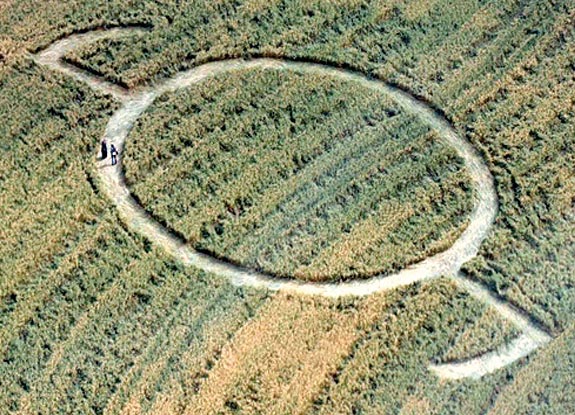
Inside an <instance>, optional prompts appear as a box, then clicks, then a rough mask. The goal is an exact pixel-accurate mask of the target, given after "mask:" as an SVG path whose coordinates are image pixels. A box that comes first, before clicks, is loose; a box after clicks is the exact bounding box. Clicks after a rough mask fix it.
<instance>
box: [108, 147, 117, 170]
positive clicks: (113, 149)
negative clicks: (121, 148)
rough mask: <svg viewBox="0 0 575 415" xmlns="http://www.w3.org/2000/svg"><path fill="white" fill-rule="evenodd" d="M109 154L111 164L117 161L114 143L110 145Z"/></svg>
mask: <svg viewBox="0 0 575 415" xmlns="http://www.w3.org/2000/svg"><path fill="white" fill-rule="evenodd" d="M110 156H112V166H114V165H115V164H117V163H118V150H116V147H114V144H112V145H111V146H110Z"/></svg>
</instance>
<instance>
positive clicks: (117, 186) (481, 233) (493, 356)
mask: <svg viewBox="0 0 575 415" xmlns="http://www.w3.org/2000/svg"><path fill="white" fill-rule="evenodd" d="M135 31H142V29H134V28H132V29H111V30H106V31H93V32H88V33H85V34H79V35H71V36H69V37H67V38H65V39H62V40H60V41H57V42H55V43H53V44H52V45H51V46H50V47H48V48H47V49H45V50H44V51H42V52H40V53H38V54H37V55H34V56H33V59H34V60H35V61H36V62H37V63H38V64H40V65H43V66H47V67H49V68H51V69H54V70H57V71H60V72H63V73H65V74H67V75H70V76H72V77H74V78H76V79H79V80H81V81H83V82H85V83H87V84H88V85H89V86H90V87H92V88H93V89H95V90H98V91H100V92H103V93H106V94H110V95H112V96H114V97H115V98H116V99H118V100H119V101H121V102H122V106H121V107H120V109H119V110H117V111H116V112H115V113H114V115H113V116H112V117H111V118H110V120H109V122H108V125H107V127H106V131H105V133H104V138H105V139H106V140H107V141H108V143H109V144H114V145H115V146H116V147H117V148H118V149H119V151H120V154H121V153H122V150H123V148H124V144H125V142H126V139H127V138H128V135H129V132H130V130H131V129H132V127H133V125H134V123H135V122H136V120H137V119H138V117H139V116H140V115H141V114H142V113H143V112H144V111H145V110H146V109H147V108H148V107H149V106H150V105H151V104H152V103H153V102H154V100H155V99H156V98H157V97H158V96H160V95H162V94H164V93H166V92H171V91H176V90H178V89H182V88H187V87H189V86H190V85H192V84H194V83H198V82H202V81H203V80H205V79H207V78H209V77H212V76H216V75H218V74H222V73H225V72H231V71H236V70H241V69H247V68H261V69H263V70H265V69H266V68H274V69H286V70H297V71H299V72H303V73H313V74H322V75H328V76H331V77H334V78H338V79H341V80H346V81H354V82H358V83H360V84H361V85H363V86H365V87H367V88H371V89H373V90H375V91H379V92H383V93H385V94H387V95H388V96H389V97H390V98H392V99H393V100H394V101H396V102H397V104H398V105H400V106H401V107H402V108H403V109H404V110H405V111H406V112H410V113H412V114H415V115H416V116H417V117H419V118H420V119H421V120H422V121H423V122H424V123H426V124H428V125H429V126H430V127H431V128H432V129H434V130H435V131H436V132H437V133H438V134H439V136H440V137H441V140H443V141H444V142H445V143H447V144H448V145H450V146H452V147H453V148H454V149H455V150H456V151H457V153H458V154H459V156H460V157H461V158H463V160H464V161H465V165H466V168H467V171H468V174H469V176H470V178H471V182H472V185H473V187H474V189H475V197H476V203H475V207H474V209H473V211H472V213H471V215H470V217H469V225H468V226H467V228H466V229H465V231H464V232H463V233H462V234H461V236H460V237H459V239H457V241H456V242H455V243H454V244H453V245H452V246H451V247H450V248H448V249H447V250H445V251H443V252H441V253H438V254H436V255H434V256H431V257H429V258H427V259H425V260H424V261H421V262H419V263H417V264H414V265H412V266H409V267H407V268H405V269H403V270H401V271H399V272H397V273H395V274H391V275H382V276H376V277H373V278H370V279H366V280H356V281H349V282H340V283H337V282H335V283H333V282H332V283H316V282H304V281H296V280H287V279H278V278H275V277H272V276H269V275H266V274H262V273H258V272H255V271H252V270H249V269H245V268H242V267H239V266H236V265H232V264H230V263H227V262H224V261H221V260H218V259H215V258H213V257H211V256H208V255H205V254H201V253H199V252H197V251H195V250H194V249H193V248H191V247H190V246H189V245H187V244H186V243H185V241H182V240H180V239H178V238H177V237H176V236H175V235H174V234H172V233H171V232H170V231H169V230H168V229H166V228H164V227H163V226H162V225H161V224H159V223H158V222H157V221H156V220H155V219H153V218H152V217H151V216H150V215H149V214H148V213H147V212H146V211H145V209H144V208H143V207H142V206H140V205H139V204H138V203H137V202H136V200H135V199H134V198H133V197H132V196H131V194H130V191H129V189H128V188H127V186H126V184H125V181H124V177H123V174H122V163H121V161H120V163H118V164H117V165H116V166H109V165H104V164H103V163H102V162H99V164H98V172H99V175H100V179H101V181H102V185H103V186H102V187H103V189H104V190H105V193H106V194H107V196H108V197H109V198H110V199H111V200H112V201H113V202H114V204H115V205H116V206H117V208H118V210H119V213H120V216H121V217H122V219H123V220H125V222H126V223H127V225H128V226H129V227H130V228H131V229H133V230H134V231H136V232H138V233H140V234H142V235H144V236H146V237H147V238H148V239H150V240H151V241H153V242H154V243H156V244H158V245H160V246H161V247H163V248H164V249H165V250H166V251H168V252H169V253H171V254H172V255H173V256H174V257H175V258H177V259H178V260H180V261H182V262H183V263H185V264H187V265H193V266H195V267H197V268H200V269H203V270H205V271H207V272H211V273H214V274H218V275H221V276H225V277H227V278H228V279H229V280H230V282H231V283H232V284H235V285H240V286H252V287H258V288H266V289H269V290H285V291H291V292H294V293H299V294H305V295H321V296H327V297H342V296H364V295H369V294H372V293H375V292H378V291H384V290H390V289H394V288H397V287H401V286H405V285H409V284H412V283H414V282H417V281H422V280H429V279H432V278H437V277H440V276H448V277H451V278H453V279H454V280H455V281H456V282H457V283H458V284H459V285H461V286H462V287H463V288H465V289H467V290H468V291H469V292H470V293H471V294H472V295H473V296H475V297H476V298H478V299H480V300H482V301H484V302H487V303H488V304H490V305H492V306H494V307H496V309H497V310H498V311H499V312H500V313H501V314H502V315H503V316H504V317H505V318H508V319H510V320H511V321H513V322H514V323H515V324H516V325H517V326H518V327H520V328H521V329H522V330H523V332H524V333H523V334H522V335H521V336H520V337H519V338H517V339H516V340H514V341H512V342H511V343H509V344H508V345H504V346H503V347H502V348H500V349H498V350H496V351H494V352H490V353H487V354H485V355H483V356H480V357H478V358H475V359H470V360H468V361H465V362H459V363H454V364H443V365H437V366H433V365H432V366H431V369H432V370H434V371H435V372H436V373H437V374H438V375H439V376H441V377H445V378H452V379H456V378H462V377H480V376H482V375H484V374H486V373H490V372H492V371H494V370H496V369H498V368H500V367H503V366H505V365H507V364H509V363H511V362H512V361H514V360H516V359H518V358H520V357H523V356H525V355H526V354H528V353H530V352H531V351H532V350H534V349H535V348H537V347H539V346H540V345H542V344H545V343H547V342H548V341H549V340H550V336H549V335H548V334H547V333H546V332H544V331H543V330H541V329H540V328H539V327H537V326H536V325H534V324H533V323H532V322H531V321H530V320H529V318H528V317H526V316H524V315H523V314H521V313H520V312H519V311H518V310H516V309H515V308H514V307H512V306H511V305H509V304H507V303H504V302H502V301H501V300H499V299H497V298H496V297H495V296H494V295H493V294H492V293H490V292H489V291H488V290H487V289H486V288H485V287H483V286H481V285H479V284H477V283H474V282H471V281H469V280H468V279H466V278H465V277H464V276H463V275H462V274H461V273H460V272H459V270H460V268H461V265H462V264H463V263H465V262H466V261H468V260H470V259H471V258H473V257H474V256H476V255H477V252H478V250H479V246H480V244H481V242H482V241H483V240H484V239H485V237H486V236H487V234H488V231H489V230H490V228H491V226H492V224H493V221H494V219H495V215H496V213H497V195H496V192H495V187H494V181H493V177H492V175H491V173H490V172H489V169H488V168H487V166H486V165H485V163H484V161H483V160H482V158H481V157H480V156H479V154H478V153H477V151H476V150H475V149H474V148H473V147H472V145H471V144H470V143H469V142H468V141H467V140H466V139H465V138H463V137H461V136H459V135H458V134H457V133H456V131H455V130H454V129H453V128H452V127H451V126H450V125H449V124H448V123H447V122H446V121H445V120H444V119H443V118H442V117H440V116H439V115H438V114H437V113H436V112H435V111H434V110H432V109H431V108H430V107H429V106H427V105H426V104H424V103H422V102H421V101H419V100H417V99H416V98H414V97H413V96H411V95H409V94H407V93H405V92H403V91H400V90H398V89H396V88H393V87H391V86H389V85H387V84H385V83H384V82H382V81H379V80H375V79H369V78H367V77H366V76H364V75H362V74H359V73H356V72H353V71H348V70H343V69H339V68H334V67H331V66H327V65H320V64H314V63H304V62H291V61H284V60H276V59H265V58H262V59H253V60H240V59H232V60H225V61H219V62H213V63H208V64H204V65H201V66H198V67H196V68H193V69H190V70H188V71H184V72H181V73H179V74H177V75H175V76H174V77H172V78H170V79H167V80H164V81H162V82H159V83H157V84H155V85H154V86H152V87H146V88H140V89H137V90H131V91H128V90H126V89H124V88H122V87H120V86H118V85H114V84H111V83H109V82H107V81H105V80H104V79H102V78H100V77H97V76H94V75H92V74H90V73H88V72H86V71H83V70H81V69H79V68H76V67H74V66H72V65H69V64H67V63H65V62H63V61H62V59H61V58H62V57H63V56H64V55H65V54H66V53H67V52H69V51H71V50H73V49H75V48H77V47H79V46H81V45H84V44H87V43H90V42H93V41H96V40H98V39H102V38H109V37H117V36H122V35H124V34H126V33H134V32H135ZM120 160H121V157H120Z"/></svg>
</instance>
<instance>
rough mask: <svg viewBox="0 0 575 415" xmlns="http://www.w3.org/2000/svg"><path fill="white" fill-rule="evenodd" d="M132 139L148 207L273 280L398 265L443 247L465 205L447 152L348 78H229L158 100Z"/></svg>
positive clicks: (460, 179) (457, 168)
mask: <svg viewBox="0 0 575 415" xmlns="http://www.w3.org/2000/svg"><path fill="white" fill-rule="evenodd" d="M277 97H281V100H278V99H277ZM132 134H133V135H132V137H131V138H130V142H129V144H128V145H127V147H126V153H125V166H126V167H125V171H126V181H127V183H128V185H130V186H131V187H132V189H133V191H134V194H135V195H136V196H137V197H138V199H139V201H140V202H141V203H142V205H143V206H146V209H149V210H150V211H151V212H152V213H153V214H154V215H156V216H157V217H158V218H160V220H161V221H162V222H164V223H167V224H168V226H169V227H170V228H171V229H175V230H176V231H178V232H179V233H181V234H182V235H183V236H184V238H185V239H186V240H187V241H190V242H191V243H193V244H194V245H195V246H196V247H197V248H198V249H199V250H201V251H204V252H209V253H212V254H213V255H215V256H217V257H222V258H228V259H229V260H231V261H232V262H235V263H240V264H243V265H246V266H248V267H254V268H258V269H263V270H264V271H267V272H269V273H271V274H274V275H279V276H282V277H290V276H295V277H296V278H302V279H309V280H325V279H336V278H352V277H369V276H371V275H374V274H376V273H389V272H392V271H396V270H398V269H401V268H404V267H405V266H406V265H409V264H411V263H414V262H417V261H420V260H422V259H424V258H426V257H428V256H430V255H432V254H434V253H436V252H438V251H440V250H442V248H443V249H445V248H444V247H448V246H450V245H451V244H452V243H453V241H454V240H455V239H457V237H458V236H459V234H460V233H461V229H463V228H464V227H465V225H466V215H467V213H468V212H469V211H470V210H471V207H472V197H471V189H470V184H469V180H468V179H467V175H466V174H465V172H464V170H463V162H462V160H461V159H459V158H458V157H457V155H456V153H455V151H454V150H453V149H451V148H450V147H448V146H447V145H445V144H442V143H441V142H439V140H438V139H437V137H435V136H434V134H433V133H432V132H431V131H430V129H429V127H427V126H425V125H423V124H422V123H421V122H419V121H417V119H416V118H415V117H414V116H408V115H407V114H405V113H404V112H402V111H401V110H399V109H398V108H397V105H395V106H394V103H393V101H390V100H389V99H388V98H386V97H385V96H384V95H383V94H377V93H374V92H373V91H371V90H368V89H366V88H365V87H363V88H362V87H359V86H357V85H354V84H353V83H352V82H348V83H343V84H341V83H340V84H338V83H336V81H335V80H334V79H330V78H327V77H321V76H314V75H309V74H302V73H299V74H298V73H296V72H292V73H290V72H287V73H286V72H285V71H280V70H258V69H254V70H249V71H246V72H240V73H235V74H233V75H227V76H224V77H223V78H218V79H217V80H212V81H206V83H205V84H200V85H198V87H197V88H192V89H190V90H186V91H185V92H183V93H181V94H177V95H175V96H167V97H165V98H163V99H161V100H160V101H159V102H158V103H157V104H155V105H154V106H153V107H152V108H151V109H149V110H148V112H147V113H146V114H145V115H144V116H143V117H142V118H141V119H140V121H139V123H138V125H137V126H135V128H134V130H133V133H132ZM151 137H154V138H153V139H151Z"/></svg>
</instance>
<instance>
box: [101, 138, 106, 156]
mask: <svg viewBox="0 0 575 415" xmlns="http://www.w3.org/2000/svg"><path fill="white" fill-rule="evenodd" d="M100 153H101V154H102V160H106V157H108V144H107V143H106V139H105V138H104V139H103V140H102V145H101V146H100Z"/></svg>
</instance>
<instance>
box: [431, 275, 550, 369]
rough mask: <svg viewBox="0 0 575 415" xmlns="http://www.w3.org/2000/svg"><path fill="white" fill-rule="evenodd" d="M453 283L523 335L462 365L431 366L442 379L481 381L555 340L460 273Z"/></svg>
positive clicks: (509, 305) (517, 311) (515, 309)
mask: <svg viewBox="0 0 575 415" xmlns="http://www.w3.org/2000/svg"><path fill="white" fill-rule="evenodd" d="M454 280H455V282H456V283H457V285H459V286H460V287H461V288H463V289H465V290H466V291H467V292H469V293H470V294H471V295H472V296H473V297H475V298H477V299H478V300H479V301H481V302H483V303H487V304H489V305H490V306H492V307H494V308H495V309H496V310H497V312H499V314H500V315H501V316H502V317H503V318H505V319H506V320H509V321H510V322H512V323H513V324H514V325H515V326H516V327H518V328H520V329H521V330H522V331H523V333H522V334H521V335H520V336H519V337H517V338H515V339H513V340H512V341H511V342H509V343H508V344H504V345H502V346H500V347H498V348H497V349H495V350H493V351H491V352H487V353H485V354H483V355H481V356H477V357H476V358H473V359H468V360H463V361H460V362H452V363H443V364H438V365H435V364H432V365H430V367H429V368H430V369H431V370H432V371H433V372H435V373H436V374H437V375H438V376H439V377H442V378H446V379H463V378H474V379H479V378H480V377H482V376H484V375H487V374H489V373H493V372H495V371H496V370H497V369H500V368H502V367H505V366H507V365H509V364H511V363H513V362H514V361H516V360H517V359H520V358H522V357H525V356H527V355H528V354H529V353H531V352H532V351H534V350H535V349H537V348H539V347H540V346H544V345H545V344H547V343H549V342H550V341H551V340H552V337H551V336H550V335H549V334H548V333H547V332H545V331H544V330H543V329H542V328H541V327H538V326H537V325H536V324H534V323H533V322H532V321H531V320H530V319H529V317H527V316H525V315H524V314H523V313H522V312H521V311H520V310H518V309H517V308H515V307H514V306H513V305H511V304H509V303H507V302H505V301H503V300H501V299H500V298H497V297H495V296H494V295H493V294H492V293H491V292H490V291H489V290H487V289H485V287H483V286H482V285H481V284H479V283H476V282H474V281H471V280H470V279H469V278H465V276H463V275H462V274H461V273H458V274H457V275H456V276H455V277H454Z"/></svg>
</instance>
